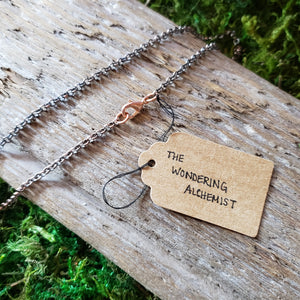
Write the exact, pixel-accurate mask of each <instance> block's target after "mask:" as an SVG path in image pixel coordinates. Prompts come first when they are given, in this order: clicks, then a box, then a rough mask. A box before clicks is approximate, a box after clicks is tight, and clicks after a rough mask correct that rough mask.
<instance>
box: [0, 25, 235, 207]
mask: <svg viewBox="0 0 300 300" xmlns="http://www.w3.org/2000/svg"><path fill="white" fill-rule="evenodd" d="M184 32H193V30H192V29H191V28H190V27H185V26H183V27H174V28H171V29H169V30H167V31H165V32H163V33H161V34H160V35H156V36H155V37H154V38H152V39H149V40H148V42H146V43H144V44H142V45H141V46H140V47H139V48H136V49H135V50H133V51H132V52H130V53H128V54H126V56H124V57H121V58H119V59H118V61H113V62H112V63H111V64H110V65H109V66H108V67H104V68H103V69H101V70H100V71H98V72H96V73H95V74H94V75H92V76H91V77H88V78H86V79H85V80H84V81H83V82H81V83H78V84H77V85H76V86H75V87H73V88H72V89H70V90H68V91H67V92H65V93H63V94H62V95H60V96H59V97H57V98H55V99H52V100H50V101H49V102H47V103H46V104H43V105H42V106H40V107H39V108H38V109H36V110H35V111H33V112H32V113H31V114H30V115H28V116H27V117H26V118H25V119H24V120H23V121H22V122H21V123H20V124H19V125H17V126H16V127H15V128H14V130H12V131H11V132H10V133H9V134H8V135H7V136H6V137H4V138H3V139H2V140H1V142H0V150H1V148H2V147H3V146H4V145H5V144H6V143H9V142H11V140H12V139H13V138H14V137H15V136H17V135H18V133H19V132H20V131H21V130H22V129H23V128H25V127H26V126H27V125H28V124H30V123H31V122H33V121H35V120H36V119H37V118H39V117H40V116H41V114H42V113H43V112H46V111H48V110H49V109H50V108H52V107H56V105H57V103H58V102H64V101H68V100H69V99H70V98H74V97H75V96H76V95H78V94H79V92H80V91H83V90H84V89H85V88H86V86H89V85H91V84H92V83H93V82H94V81H98V80H100V77H101V76H103V75H104V76H106V75H107V74H108V73H109V72H111V71H114V70H116V69H117V68H119V67H121V66H123V65H124V64H125V63H128V62H130V61H131V60H132V59H133V58H134V57H136V56H139V54H140V53H141V52H144V51H147V49H148V48H149V47H154V45H156V44H159V43H161V42H162V41H164V40H166V39H167V38H168V37H171V36H172V35H174V34H182V33H184ZM226 34H227V35H229V36H230V37H232V38H233V39H234V41H233V42H234V45H235V46H236V45H238V43H239V41H238V40H237V39H236V37H235V33H234V32H231V31H228V32H226ZM198 36H199V37H200V38H201V39H202V40H209V41H212V40H213V41H214V40H216V39H222V38H223V35H222V36H215V37H209V38H204V37H203V36H201V35H198ZM214 49H216V44H215V42H211V43H209V44H206V46H205V47H202V48H201V49H200V50H199V51H197V52H196V53H195V54H193V55H192V56H191V57H190V58H189V59H187V60H186V62H185V63H184V64H183V65H181V66H180V68H179V69H178V70H177V71H175V72H174V73H173V74H172V75H171V76H169V77H168V78H167V79H166V81H165V82H163V83H162V84H161V85H160V86H159V87H158V88H157V89H156V90H155V91H154V92H153V93H151V94H149V95H148V96H149V97H150V96H151V97H152V99H150V100H151V101H152V100H153V99H155V98H156V97H157V95H158V94H159V93H161V92H163V91H165V90H166V89H167V87H168V86H170V85H171V84H173V83H174V81H175V80H177V79H178V78H179V77H180V75H181V74H182V73H184V72H186V71H187V70H188V69H189V68H190V67H191V66H192V65H193V64H194V63H196V62H197V60H198V59H200V58H202V57H203V56H204V55H205V54H206V52H207V51H211V50H214ZM146 97H147V96H146ZM147 103H148V102H147V101H145V103H143V104H147ZM131 105H133V104H132V103H131ZM134 105H136V104H134ZM126 107H127V106H126V105H125V107H123V109H122V112H121V113H119V114H118V115H117V117H116V118H115V119H114V120H113V121H112V122H109V123H107V124H106V125H105V126H104V127H103V128H101V129H100V130H98V131H97V132H95V133H93V134H91V135H90V136H88V137H87V138H86V139H84V140H82V141H81V142H79V143H78V144H77V145H75V146H74V147H73V148H71V149H70V150H68V151H67V152H66V153H65V154H63V155H62V156H60V157H59V158H58V159H57V160H55V161H54V162H52V163H51V164H49V165H48V166H47V167H45V168H44V169H43V170H42V171H40V172H38V173H36V174H35V175H34V176H32V177H30V178H29V179H28V180H27V181H25V182H24V183H22V184H21V185H20V186H19V187H18V188H17V189H16V190H15V192H14V193H13V194H12V196H11V197H10V198H9V199H7V200H6V201H5V202H3V203H1V204H0V211H1V210H5V209H6V208H8V207H10V206H12V205H13V204H15V203H16V201H17V197H18V196H19V195H20V194H21V193H22V192H24V190H25V189H27V188H28V187H30V186H31V185H32V184H33V183H34V182H37V181H39V180H41V179H42V178H43V177H45V176H46V175H47V174H49V173H50V172H52V171H53V170H55V169H56V168H57V167H58V166H60V165H61V164H63V163H64V162H65V161H66V160H69V159H70V158H71V157H72V156H73V155H75V154H77V153H78V152H80V151H81V150H82V149H84V148H85V147H87V146H88V145H89V144H92V143H94V142H95V141H96V139H97V138H98V137H101V136H103V135H104V134H106V133H107V132H108V131H110V130H111V129H112V128H114V127H115V126H117V125H119V124H123V123H125V121H127V119H130V118H132V117H133V116H135V114H133V115H131V116H129V114H128V112H126V110H125V108H126ZM135 109H136V110H137V111H138V112H139V110H140V108H139V107H137V108H135ZM120 118H121V119H120Z"/></svg>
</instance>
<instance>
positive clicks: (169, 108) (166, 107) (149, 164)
mask: <svg viewBox="0 0 300 300" xmlns="http://www.w3.org/2000/svg"><path fill="white" fill-rule="evenodd" d="M157 102H158V103H159V105H160V107H161V108H162V110H163V111H164V112H165V113H166V114H167V115H169V116H170V117H171V119H172V121H171V124H170V126H169V127H168V128H167V129H166V130H165V132H164V133H163V135H162V136H161V137H160V138H159V139H158V140H159V141H162V142H165V141H166V140H167V137H168V134H169V132H170V131H171V130H172V128H173V126H174V122H175V113H174V110H173V108H172V106H171V105H170V104H168V103H167V102H166V101H165V100H164V99H162V98H161V97H160V96H159V95H157ZM152 166H153V160H150V161H148V162H147V163H145V164H143V165H142V166H140V167H138V168H136V169H134V170H131V171H128V172H125V173H121V174H118V175H116V176H114V177H112V178H110V179H109V180H108V181H107V182H106V183H105V184H104V185H103V188H102V197H103V200H104V202H105V203H106V204H107V205H108V206H110V207H111V208H114V209H124V208H127V207H129V206H131V205H132V204H134V203H135V202H136V201H137V200H139V199H140V198H141V197H142V196H143V195H144V193H145V191H146V190H147V188H148V186H147V185H144V186H143V188H142V190H141V192H140V193H139V195H138V196H137V197H136V198H135V199H134V200H132V201H131V202H129V203H128V204H126V205H123V206H115V205H112V204H111V203H109V201H108V199H107V196H106V188H107V185H108V184H109V183H111V182H112V181H114V180H116V179H120V178H122V177H125V176H128V175H131V174H134V173H136V172H139V171H141V170H142V169H144V168H145V167H152Z"/></svg>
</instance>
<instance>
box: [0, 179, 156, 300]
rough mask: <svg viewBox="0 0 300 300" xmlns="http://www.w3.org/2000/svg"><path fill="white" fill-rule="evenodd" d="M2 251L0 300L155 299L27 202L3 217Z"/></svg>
mask: <svg viewBox="0 0 300 300" xmlns="http://www.w3.org/2000/svg"><path fill="white" fill-rule="evenodd" d="M0 191H1V194H0V195H1V196H0V198H1V199H0V200H1V201H3V200H4V199H6V198H7V196H8V195H9V188H8V185H7V184H6V183H4V182H3V181H1V183H0ZM0 249H1V250H0V296H1V299H41V300H44V299H156V297H155V296H153V295H152V294H151V293H150V292H148V291H146V290H145V289H144V288H143V287H142V286H141V285H139V284H138V283H137V282H136V281H134V280H133V279H132V278H131V277H130V276H129V275H127V274H126V273H125V272H123V271H122V270H121V269H120V268H118V267H117V266H116V265H114V264H113V263H111V262H110V261H108V260H107V259H106V258H105V257H104V256H103V255H101V254H100V253H99V252H97V251H96V250H95V249H92V248H91V247H89V246H88V245H87V244H86V243H85V242H84V241H83V240H81V239H80V238H79V237H77V236H76V235H75V234H74V233H72V232H70V231H69V230H68V229H66V228H65V227H64V226H63V225H61V224H60V223H58V222H57V221H55V220H54V219H53V218H52V217H51V216H49V215H48V214H46V213H45V212H44V211H42V210H41V209H40V208H38V207H37V206H35V205H33V204H32V203H31V202H29V201H27V200H26V199H24V198H21V199H20V200H19V202H18V204H17V205H16V206H15V207H14V209H12V210H7V211H6V212H4V213H3V214H2V215H1V231H0Z"/></svg>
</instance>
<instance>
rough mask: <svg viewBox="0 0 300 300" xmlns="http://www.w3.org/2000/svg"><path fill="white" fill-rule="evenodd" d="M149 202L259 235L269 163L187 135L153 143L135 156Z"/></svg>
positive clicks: (266, 190)
mask: <svg viewBox="0 0 300 300" xmlns="http://www.w3.org/2000/svg"><path fill="white" fill-rule="evenodd" d="M149 160H153V161H154V163H155V165H154V166H153V167H150V166H149V167H146V168H144V169H143V170H142V180H143V182H144V183H145V184H147V185H149V186H150V187H151V199H152V200H153V202H154V203H155V204H157V205H159V206H162V207H164V208H167V209H170V210H174V211H177V212H180V213H182V214H186V215H189V216H192V217H195V218H198V219H201V220H204V221H207V222H210V223H213V224H216V225H219V226H222V227H225V228H228V229H231V230H234V231H237V232H240V233H243V234H245V235H249V236H251V237H255V236H256V235H257V233H258V229H259V225H260V221H261V217H262V212H263V208H264V203H265V199H266V196H267V192H268V188H269V184H270V180H271V176H272V172H273V167H274V164H273V162H271V161H269V160H266V159H262V158H259V157H257V156H254V155H250V154H247V153H244V152H241V151H238V150H235V149H232V148H229V147H226V146H222V145H219V144H216V143H213V142H210V141H207V140H203V139H200V138H198V137H195V136H192V135H189V134H186V133H174V134H172V135H171V136H170V138H169V139H168V141H167V142H166V143H163V142H158V143H155V144H153V145H152V146H151V147H150V149H149V150H147V151H145V152H143V153H142V154H141V155H140V157H139V165H140V166H141V165H143V164H145V163H147V162H148V161H149Z"/></svg>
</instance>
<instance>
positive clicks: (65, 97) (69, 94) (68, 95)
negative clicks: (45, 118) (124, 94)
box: [0, 26, 189, 150]
mask: <svg viewBox="0 0 300 300" xmlns="http://www.w3.org/2000/svg"><path fill="white" fill-rule="evenodd" d="M185 31H189V29H188V27H185V26H180V27H174V28H171V29H169V30H167V31H165V32H163V33H161V34H158V35H156V36H155V37H154V38H151V39H149V40H148V41H147V42H146V43H143V44H141V45H140V47H139V48H136V49H134V50H133V51H132V52H129V53H127V54H126V55H125V56H124V57H121V58H119V59H118V60H117V61H113V62H112V63H111V64H110V65H108V66H107V67H104V68H102V69H101V70H100V71H98V72H96V73H94V74H93V75H92V76H90V77H87V78H86V79H85V80H83V81H82V82H80V83H78V84H76V85H75V86H74V87H73V88H71V89H69V90H68V91H66V92H65V93H63V94H61V95H60V96H58V97H56V98H54V99H51V100H50V101H49V102H47V103H45V104H43V105H41V106H40V107H39V108H37V109H36V110H34V111H33V112H31V113H30V114H29V115H28V116H27V117H26V118H25V119H24V120H23V121H22V122H21V123H19V124H18V125H16V126H15V128H14V129H13V130H11V131H10V132H9V133H8V134H7V135H6V136H4V137H3V138H2V139H1V141H0V150H1V149H2V148H3V147H4V146H5V145H6V144H7V143H10V142H11V141H12V140H13V139H14V137H16V136H17V135H18V134H19V133H20V131H22V130H23V129H24V128H25V127H27V126H28V125H29V124H31V123H32V122H34V121H36V120H37V119H38V118H39V117H40V116H41V115H42V114H43V113H45V112H47V111H49V110H50V109H54V108H58V107H57V105H58V104H59V103H61V102H67V101H69V100H70V99H74V98H75V97H76V96H78V95H79V94H80V92H82V91H84V90H85V89H86V88H87V86H89V85H91V84H92V83H94V82H96V81H99V80H100V79H101V77H102V76H107V75H108V74H109V73H110V72H112V71H116V70H117V69H118V68H120V67H122V66H123V65H125V64H126V63H130V62H131V61H132V60H133V58H135V57H138V56H139V55H140V54H141V53H142V52H146V51H147V50H148V49H149V48H151V47H154V46H156V45H158V44H160V43H162V42H163V41H165V40H167V39H168V38H169V37H171V36H173V35H174V34H182V33H184V32H185Z"/></svg>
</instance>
